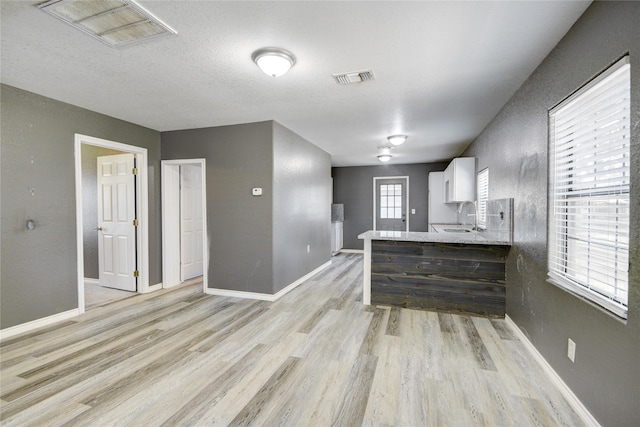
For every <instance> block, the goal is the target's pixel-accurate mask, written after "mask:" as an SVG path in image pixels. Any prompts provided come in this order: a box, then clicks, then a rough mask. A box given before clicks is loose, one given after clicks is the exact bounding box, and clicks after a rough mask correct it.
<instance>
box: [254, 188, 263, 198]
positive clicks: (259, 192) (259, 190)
mask: <svg viewBox="0 0 640 427" xmlns="http://www.w3.org/2000/svg"><path fill="white" fill-rule="evenodd" d="M251 194H253V195H254V196H262V188H254V189H252V190H251Z"/></svg>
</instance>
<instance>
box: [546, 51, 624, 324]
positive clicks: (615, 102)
mask: <svg viewBox="0 0 640 427" xmlns="http://www.w3.org/2000/svg"><path fill="white" fill-rule="evenodd" d="M630 104H631V101H630V65H629V57H628V56H625V57H624V58H622V59H621V60H620V61H618V62H617V63H615V64H614V65H612V66H611V67H609V68H608V69H607V70H606V71H605V72H603V73H602V74H600V75H599V76H597V77H596V78H595V79H593V80H592V81H591V82H589V83H587V84H586V85H585V86H584V87H582V88H581V89H580V90H578V91H577V92H576V93H574V94H573V95H571V96H570V97H569V98H567V99H566V100H564V101H563V102H561V103H560V104H559V105H558V106H556V107H554V108H553V109H551V110H550V111H549V193H548V197H549V222H548V233H549V235H548V240H547V241H548V268H549V269H548V280H549V282H551V283H553V284H555V285H557V286H559V287H561V288H563V289H566V290H568V291H570V292H572V293H574V294H577V295H579V296H581V297H583V298H586V299H587V300H589V301H590V302H592V303H595V304H597V305H599V306H601V307H603V308H605V309H606V310H608V311H610V312H612V313H614V314H616V315H617V316H619V317H621V318H623V319H626V318H627V310H628V292H629V208H630V206H629V201H630V200H629V198H630V176H629V175H630V173H631V168H630V161H631V156H630V145H631V128H630V113H631V110H630Z"/></svg>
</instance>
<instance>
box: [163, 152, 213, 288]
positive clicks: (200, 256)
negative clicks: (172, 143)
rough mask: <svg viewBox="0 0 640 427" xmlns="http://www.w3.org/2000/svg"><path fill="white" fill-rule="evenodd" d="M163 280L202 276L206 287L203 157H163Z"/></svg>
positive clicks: (166, 283) (171, 283) (166, 282)
mask: <svg viewBox="0 0 640 427" xmlns="http://www.w3.org/2000/svg"><path fill="white" fill-rule="evenodd" d="M161 164H162V277H163V280H162V283H163V287H164V288H170V287H172V286H176V285H179V284H181V283H183V282H185V281H186V280H189V279H191V278H194V277H198V276H200V275H201V276H202V286H203V291H206V289H207V286H208V267H209V256H208V249H207V248H208V244H207V209H206V206H207V189H206V160H205V159H183V160H163V161H162V162H161Z"/></svg>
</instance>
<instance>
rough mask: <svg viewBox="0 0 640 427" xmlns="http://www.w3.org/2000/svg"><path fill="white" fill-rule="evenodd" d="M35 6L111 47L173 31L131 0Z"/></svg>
mask: <svg viewBox="0 0 640 427" xmlns="http://www.w3.org/2000/svg"><path fill="white" fill-rule="evenodd" d="M36 6H37V7H38V8H39V9H40V10H42V11H44V12H47V13H48V14H50V15H51V16H54V17H56V18H58V19H60V20H61V21H63V22H66V23H67V24H69V25H71V26H72V27H75V28H77V29H78V30H80V31H82V32H84V33H86V34H89V35H90V36H91V37H93V38H95V39H98V40H100V41H101V42H103V43H105V44H107V45H109V46H111V47H123V46H127V45H131V44H134V43H140V42H142V41H147V40H151V39H154V38H157V37H161V36H166V35H171V34H177V33H176V31H175V30H174V29H172V28H171V27H169V26H168V25H167V24H165V23H164V22H162V21H160V20H159V19H158V18H156V17H155V16H153V15H152V14H151V13H150V12H149V11H148V10H146V9H145V8H143V7H142V6H140V5H139V4H137V3H136V2H134V1H133V0H110V1H103V0H48V1H45V2H43V3H39V4H37V5H36Z"/></svg>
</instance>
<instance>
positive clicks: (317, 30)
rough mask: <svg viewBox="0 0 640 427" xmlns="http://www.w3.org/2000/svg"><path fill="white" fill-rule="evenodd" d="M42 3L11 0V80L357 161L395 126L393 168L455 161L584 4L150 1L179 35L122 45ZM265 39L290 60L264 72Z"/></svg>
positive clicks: (66, 97) (137, 116) (365, 161)
mask: <svg viewBox="0 0 640 427" xmlns="http://www.w3.org/2000/svg"><path fill="white" fill-rule="evenodd" d="M37 3H38V2H32V1H5V0H2V1H1V10H0V14H1V15H0V18H1V27H0V31H1V38H2V44H1V49H2V52H1V55H2V56H1V61H2V62H1V63H0V65H1V68H0V71H1V81H2V83H6V84H8V85H11V86H15V87H18V88H21V89H25V90H28V91H31V92H35V93H38V94H41V95H44V96H47V97H51V98H54V99H58V100H61V101H64V102H68V103H71V104H74V105H78V106H80V107H84V108H87V109H89V110H93V111H97V112H100V113H104V114H107V115H110V116H113V117H117V118H120V119H123V120H127V121H129V122H133V123H136V124H139V125H142V126H146V127H149V128H152V129H156V130H159V131H167V130H178V129H190V128H200V127H209V126H221V125H230V124H237V123H248V122H255V121H263V120H276V121H277V122H279V123H281V124H282V125H284V126H285V127H287V128H289V129H291V130H293V131H294V132H296V133H298V134H299V135H300V136H302V137H304V138H305V139H307V140H309V141H311V142H312V143H314V144H315V145H317V146H319V147H321V148H322V149H324V150H326V151H327V152H329V153H330V154H331V155H332V158H333V165H334V166H352V165H370V164H378V161H377V159H376V154H377V147H378V146H380V145H381V144H383V143H384V142H385V141H386V137H387V136H388V135H392V134H396V133H404V134H407V135H409V139H408V140H407V142H406V143H405V144H404V145H402V146H400V147H398V148H394V149H393V151H392V154H393V156H394V158H393V159H392V161H391V163H418V162H432V161H441V160H447V159H450V158H452V157H454V156H456V155H459V154H460V153H461V152H462V150H464V148H466V146H467V145H468V144H469V143H470V142H471V141H472V140H473V139H474V138H475V137H476V136H477V135H478V134H479V133H480V132H481V131H482V129H483V128H484V127H485V126H486V125H487V124H488V123H489V122H490V121H491V119H492V118H493V117H494V116H495V115H496V114H497V113H498V111H499V110H500V109H501V108H502V106H503V105H504V104H505V103H506V101H507V100H508V99H509V98H510V97H511V95H512V94H513V93H514V92H515V91H516V90H517V89H518V87H519V86H520V85H521V84H522V83H523V82H524V80H525V79H526V78H527V77H528V76H529V75H530V74H531V72H532V71H533V70H534V69H535V68H536V67H537V65H538V64H540V62H541V61H542V59H543V58H544V57H545V56H546V55H547V54H548V53H549V52H550V50H551V49H552V48H553V47H554V46H555V45H556V43H557V42H558V41H559V40H560V39H561V38H562V36H564V34H566V32H567V31H568V30H569V28H570V27H571V25H573V23H574V22H575V21H576V19H577V18H578V17H579V16H580V15H581V14H582V13H583V12H584V10H585V9H586V8H587V7H588V5H589V3H590V2H589V1H586V2H584V1H532V2H527V1H498V2H483V1H469V2H457V1H446V2H445V1H441V2H438V1H424V2H420V1H413V2H398V1H392V2H381V1H373V2H367V1H356V2H324V1H318V2H310V1H304V2H303V1H299V2H291V1H287V2H266V1H259V2H245V1H235V2H214V1H140V2H139V3H140V4H141V5H143V6H144V7H145V8H147V9H148V10H149V11H150V12H151V13H153V14H154V15H156V16H157V17H159V18H160V19H162V20H163V21H165V22H166V23H167V24H168V25H170V26H171V27H172V28H174V29H175V30H177V32H178V35H176V36H170V37H165V38H162V39H159V40H155V41H151V42H148V43H144V44H140V45H134V46H130V47H127V48H123V49H120V50H118V49H113V48H110V47H108V46H106V45H103V44H102V43H100V42H98V41H96V40H94V39H92V38H91V37H89V36H87V35H85V34H83V33H81V32H79V31H77V30H75V29H73V28H71V27H69V26H67V25H66V24H64V23H62V22H60V21H58V20H56V19H54V18H52V17H50V16H48V15H47V14H45V13H43V12H42V11H40V10H39V9H38V8H36V7H34V4H37ZM265 46H278V47H282V48H285V49H287V50H289V51H291V52H293V53H294V54H295V55H296V58H297V63H296V65H295V66H294V67H293V68H292V69H291V70H290V71H289V73H288V74H286V75H285V76H283V77H279V78H272V77H269V76H267V75H265V74H263V73H262V72H261V71H260V70H259V69H258V68H257V67H256V66H255V64H254V63H253V62H252V61H251V53H252V52H253V51H255V50H256V49H258V48H261V47H265ZM363 69H373V70H374V73H375V76H376V79H375V80H373V81H368V82H365V83H360V84H354V85H338V84H336V83H335V81H334V80H333V78H332V74H335V73H342V72H350V71H357V70H363Z"/></svg>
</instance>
